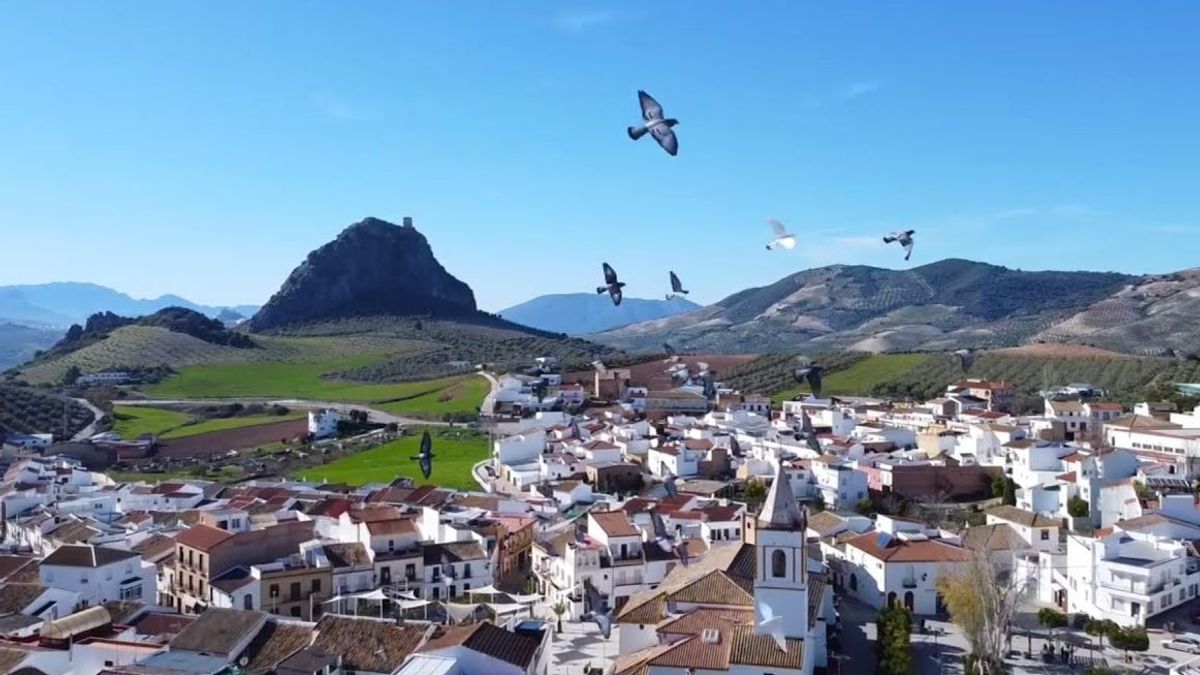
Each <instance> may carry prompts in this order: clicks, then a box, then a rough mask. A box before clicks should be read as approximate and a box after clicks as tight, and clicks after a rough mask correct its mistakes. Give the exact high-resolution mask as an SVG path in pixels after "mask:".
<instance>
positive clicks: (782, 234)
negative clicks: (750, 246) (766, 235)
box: [767, 218, 796, 251]
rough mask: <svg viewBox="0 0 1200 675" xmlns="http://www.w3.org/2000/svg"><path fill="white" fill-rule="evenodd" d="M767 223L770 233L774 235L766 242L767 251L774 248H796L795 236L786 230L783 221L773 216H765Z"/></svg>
mask: <svg viewBox="0 0 1200 675" xmlns="http://www.w3.org/2000/svg"><path fill="white" fill-rule="evenodd" d="M767 224H768V225H770V226H771V233H772V234H774V235H775V237H774V238H773V239H771V241H769V242H767V250H768V251H774V250H775V249H776V248H785V249H787V250H789V251H790V250H792V249H793V248H796V236H795V235H793V234H792V233H791V232H788V231H787V227H786V226H785V225H784V224H783V223H781V222H779V221H778V220H775V219H774V218H767Z"/></svg>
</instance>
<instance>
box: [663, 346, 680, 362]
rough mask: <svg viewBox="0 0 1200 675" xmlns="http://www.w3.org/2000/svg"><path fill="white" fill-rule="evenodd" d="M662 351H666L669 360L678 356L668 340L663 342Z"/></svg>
mask: <svg viewBox="0 0 1200 675" xmlns="http://www.w3.org/2000/svg"><path fill="white" fill-rule="evenodd" d="M663 352H664V353H666V355H667V358H668V359H671V360H674V359H675V357H676V356H679V352H677V351H675V348H674V347H672V346H671V343H669V342H664V343H663Z"/></svg>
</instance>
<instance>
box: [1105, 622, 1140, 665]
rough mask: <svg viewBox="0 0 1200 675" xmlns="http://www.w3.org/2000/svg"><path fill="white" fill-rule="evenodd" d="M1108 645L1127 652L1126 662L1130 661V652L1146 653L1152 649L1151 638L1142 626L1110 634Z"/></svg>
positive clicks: (1129, 627) (1119, 629)
mask: <svg viewBox="0 0 1200 675" xmlns="http://www.w3.org/2000/svg"><path fill="white" fill-rule="evenodd" d="M1108 643H1109V644H1111V645H1112V646H1113V647H1116V648H1117V649H1120V650H1121V651H1123V652H1125V661H1127V662H1128V661H1130V660H1131V658H1130V654H1129V652H1144V651H1146V650H1147V649H1149V648H1150V636H1148V635H1146V629H1145V628H1143V627H1142V626H1128V627H1125V628H1118V629H1117V630H1116V632H1114V633H1111V634H1109V636H1108Z"/></svg>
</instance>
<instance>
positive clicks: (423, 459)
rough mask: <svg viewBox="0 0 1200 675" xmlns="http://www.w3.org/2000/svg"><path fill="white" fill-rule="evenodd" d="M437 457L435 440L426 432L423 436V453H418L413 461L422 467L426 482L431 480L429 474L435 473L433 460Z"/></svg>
mask: <svg viewBox="0 0 1200 675" xmlns="http://www.w3.org/2000/svg"><path fill="white" fill-rule="evenodd" d="M434 457H437V455H435V454H433V438H431V437H430V436H429V432H428V431H426V432H425V433H424V434H422V435H421V451H420V452H419V453H417V454H416V455H415V456H414V457H413V459H415V460H417V462H419V463H420V465H421V473H422V474H423V475H424V476H425V480H429V474H431V473H433V458H434Z"/></svg>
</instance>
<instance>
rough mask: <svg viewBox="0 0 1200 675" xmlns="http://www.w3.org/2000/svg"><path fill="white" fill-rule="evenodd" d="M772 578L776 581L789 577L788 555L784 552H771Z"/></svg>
mask: <svg viewBox="0 0 1200 675" xmlns="http://www.w3.org/2000/svg"><path fill="white" fill-rule="evenodd" d="M771 576H773V577H775V578H776V579H781V578H783V577H785V576H787V554H786V553H784V552H783V551H780V550H775V551H772V552H771Z"/></svg>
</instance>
